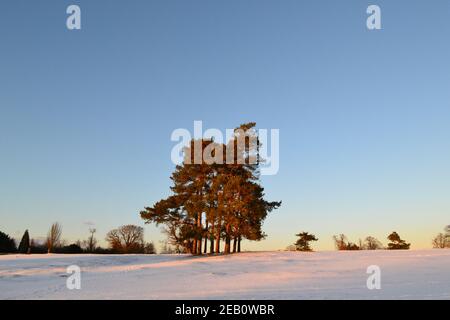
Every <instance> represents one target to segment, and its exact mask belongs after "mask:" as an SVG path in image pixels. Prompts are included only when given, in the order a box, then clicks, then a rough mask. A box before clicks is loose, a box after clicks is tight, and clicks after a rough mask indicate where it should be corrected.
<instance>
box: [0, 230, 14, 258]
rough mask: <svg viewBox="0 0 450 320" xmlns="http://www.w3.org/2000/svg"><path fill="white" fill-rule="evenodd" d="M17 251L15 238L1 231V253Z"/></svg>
mask: <svg viewBox="0 0 450 320" xmlns="http://www.w3.org/2000/svg"><path fill="white" fill-rule="evenodd" d="M16 251H17V248H16V243H15V241H14V239H12V238H11V237H10V236H9V235H7V234H6V233H3V232H1V231H0V253H14V252H16Z"/></svg>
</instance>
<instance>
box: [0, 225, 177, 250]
mask: <svg viewBox="0 0 450 320" xmlns="http://www.w3.org/2000/svg"><path fill="white" fill-rule="evenodd" d="M89 233H90V234H89V237H88V238H87V239H86V240H83V241H81V240H78V241H76V242H75V243H72V244H66V243H65V241H64V240H62V239H61V236H62V227H61V225H60V224H59V223H54V224H52V226H51V227H50V230H49V231H48V234H47V238H46V240H45V241H44V242H38V241H36V240H34V239H32V238H30V235H29V232H28V230H25V233H24V234H23V236H22V240H21V241H20V243H19V245H18V246H17V244H16V242H15V241H14V239H13V238H11V237H10V236H9V235H7V234H6V233H3V232H1V231H0V253H23V254H32V253H33V254H44V253H60V254H81V253H95V254H131V253H133V254H155V253H156V249H155V246H154V244H153V243H152V242H145V241H144V229H143V228H142V227H139V226H134V225H125V226H121V227H119V228H117V229H114V230H111V231H110V232H108V234H107V236H106V241H107V242H108V244H109V247H108V248H102V247H101V246H99V245H98V241H97V239H96V238H95V233H96V229H90V230H89ZM166 250H170V249H169V248H166Z"/></svg>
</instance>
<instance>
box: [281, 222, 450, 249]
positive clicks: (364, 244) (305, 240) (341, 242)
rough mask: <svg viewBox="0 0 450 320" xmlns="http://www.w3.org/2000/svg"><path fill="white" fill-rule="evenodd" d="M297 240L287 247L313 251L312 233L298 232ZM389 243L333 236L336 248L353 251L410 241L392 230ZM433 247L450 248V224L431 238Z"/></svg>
mask: <svg viewBox="0 0 450 320" xmlns="http://www.w3.org/2000/svg"><path fill="white" fill-rule="evenodd" d="M296 236H297V237H298V240H297V242H295V243H294V244H293V245H290V246H289V247H287V250H289V251H313V250H312V248H311V246H310V242H312V241H318V240H319V239H317V238H316V236H315V235H314V234H310V233H309V232H300V233H299V234H297V235H296ZM387 239H388V240H389V243H388V245H387V246H384V245H383V244H382V243H381V241H379V240H378V239H377V238H375V237H372V236H368V237H366V238H365V239H364V240H361V239H360V240H359V241H358V243H353V242H350V241H349V240H348V238H347V236H346V235H344V234H340V235H335V236H333V241H334V245H335V247H336V250H340V251H353V250H384V249H386V250H409V248H410V247H411V243H407V242H406V241H405V240H403V239H402V238H401V237H400V235H399V234H398V233H397V232H395V231H394V232H392V233H391V234H389V235H388V236H387ZM431 243H432V245H433V248H435V249H445V248H450V225H448V226H446V227H445V228H444V233H439V234H438V235H437V236H436V237H435V238H433V240H432V242H431Z"/></svg>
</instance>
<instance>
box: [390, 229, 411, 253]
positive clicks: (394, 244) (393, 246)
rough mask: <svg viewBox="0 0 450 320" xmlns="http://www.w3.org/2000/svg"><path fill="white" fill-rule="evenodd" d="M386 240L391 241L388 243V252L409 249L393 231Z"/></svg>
mask: <svg viewBox="0 0 450 320" xmlns="http://www.w3.org/2000/svg"><path fill="white" fill-rule="evenodd" d="M387 238H388V240H389V241H391V242H390V243H388V249H389V250H409V247H410V246H411V244H410V243H406V242H405V240H402V239H401V238H400V235H399V234H398V233H397V232H395V231H394V232H392V233H391V234H390V235H389V236H388V237H387Z"/></svg>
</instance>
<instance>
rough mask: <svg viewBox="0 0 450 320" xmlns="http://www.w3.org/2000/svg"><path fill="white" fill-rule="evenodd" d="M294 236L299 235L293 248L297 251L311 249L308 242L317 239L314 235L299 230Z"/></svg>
mask: <svg viewBox="0 0 450 320" xmlns="http://www.w3.org/2000/svg"><path fill="white" fill-rule="evenodd" d="M295 236H296V237H299V239H298V240H297V242H296V243H295V248H296V250H297V251H312V249H311V247H310V245H309V243H310V242H311V241H317V240H319V239H317V238H316V236H315V235H313V234H310V233H308V232H300V233H299V234H296V235H295Z"/></svg>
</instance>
